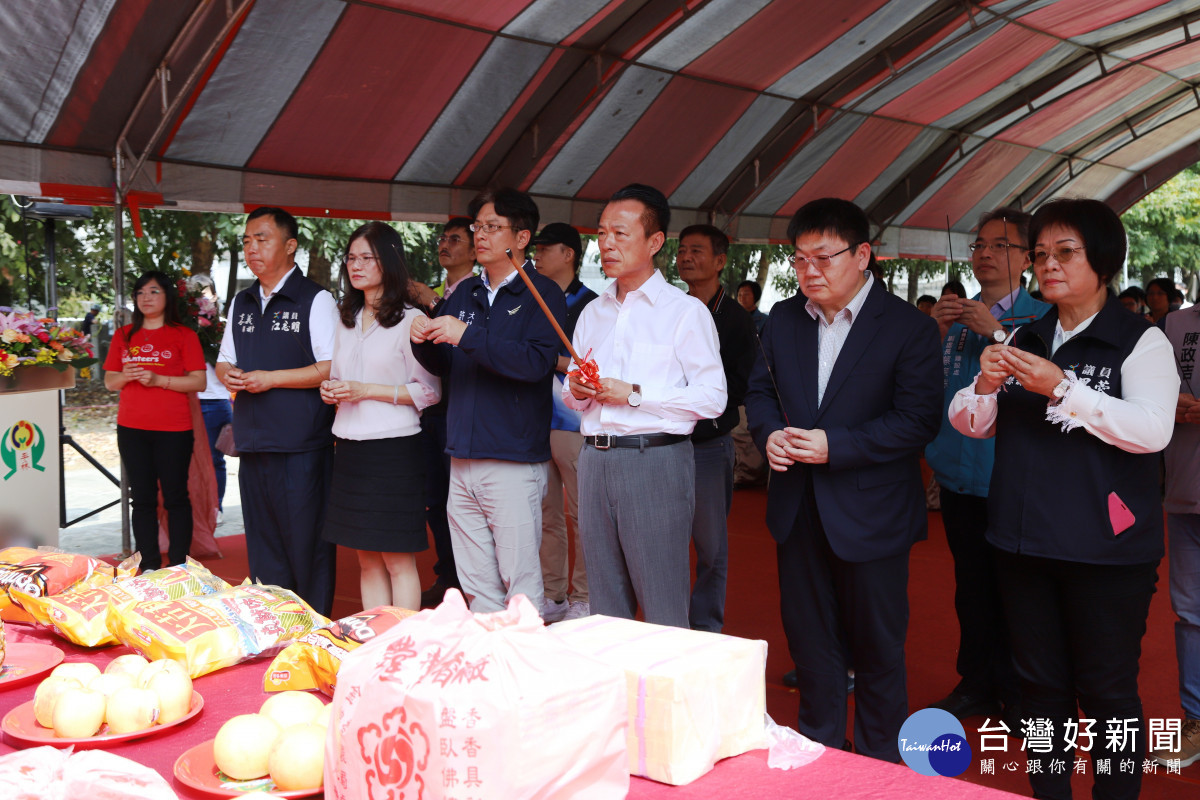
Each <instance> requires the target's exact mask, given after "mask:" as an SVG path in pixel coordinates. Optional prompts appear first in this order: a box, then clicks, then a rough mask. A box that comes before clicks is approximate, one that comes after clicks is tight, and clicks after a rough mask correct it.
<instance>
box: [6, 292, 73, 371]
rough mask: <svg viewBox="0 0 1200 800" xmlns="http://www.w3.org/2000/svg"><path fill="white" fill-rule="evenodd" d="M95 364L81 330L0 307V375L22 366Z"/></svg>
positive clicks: (59, 368)
mask: <svg viewBox="0 0 1200 800" xmlns="http://www.w3.org/2000/svg"><path fill="white" fill-rule="evenodd" d="M95 363H96V355H95V352H94V351H93V350H92V344H91V342H89V341H88V337H87V336H85V335H84V334H83V332H82V331H78V330H75V329H74V328H70V327H67V326H66V325H59V324H58V323H57V322H56V321H55V320H53V319H50V318H49V317H37V316H34V314H33V312H31V311H14V310H13V309H11V308H8V307H0V376H4V377H8V376H10V375H12V374H13V371H14V370H17V369H20V368H22V367H42V366H44V367H53V368H54V369H56V370H58V371H59V372H64V371H65V370H66V369H67V368H68V367H87V366H90V365H92V364H95Z"/></svg>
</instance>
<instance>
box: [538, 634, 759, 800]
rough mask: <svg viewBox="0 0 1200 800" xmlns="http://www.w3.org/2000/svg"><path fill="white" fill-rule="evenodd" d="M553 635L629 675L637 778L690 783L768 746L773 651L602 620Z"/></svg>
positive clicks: (752, 643) (747, 642)
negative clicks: (717, 766) (768, 674)
mask: <svg viewBox="0 0 1200 800" xmlns="http://www.w3.org/2000/svg"><path fill="white" fill-rule="evenodd" d="M549 630H550V631H551V632H552V633H554V634H556V635H558V636H559V637H561V638H562V639H563V641H565V642H566V643H567V644H569V645H571V646H572V647H574V648H576V649H578V650H580V651H581V652H583V653H587V654H588V655H590V656H594V657H595V658H597V659H599V660H601V661H604V662H606V663H609V664H612V665H613V666H617V667H620V668H622V669H623V670H625V676H626V681H627V683H628V688H629V700H628V706H627V713H628V715H629V727H628V735H629V744H628V751H629V772H630V774H632V775H641V776H643V777H646V778H651V779H653V780H656V781H661V782H663V783H670V784H675V785H681V784H685V783H690V782H691V781H694V780H695V779H696V778H699V777H700V776H701V775H703V774H704V773H706V772H708V771H709V770H710V769H712V768H713V765H714V764H716V763H717V761H719V760H721V759H722V758H728V757H730V756H736V755H739V754H741V753H745V752H747V751H749V750H757V749H759V748H762V747H766V746H767V735H766V728H765V718H766V716H765V715H766V697H767V689H766V680H765V677H764V674H765V670H766V663H767V643H766V642H764V641H761V640H751V639H740V638H737V637H735V636H723V635H721V634H718V633H704V632H702V631H691V630H686V629H683V628H671V627H665V626H662V625H651V624H648V623H645V622H638V621H636V620H628V619H617V618H615V617H605V616H601V615H595V616H591V617H584V618H583V619H577V620H570V621H568V622H560V623H558V624H556V625H552V626H550V628H549Z"/></svg>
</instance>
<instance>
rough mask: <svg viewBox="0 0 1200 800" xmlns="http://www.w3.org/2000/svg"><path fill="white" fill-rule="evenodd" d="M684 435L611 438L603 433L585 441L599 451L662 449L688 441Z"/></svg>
mask: <svg viewBox="0 0 1200 800" xmlns="http://www.w3.org/2000/svg"><path fill="white" fill-rule="evenodd" d="M687 438H688V437H687V435H686V434H683V433H640V434H635V435H633V436H611V435H609V434H607V433H602V434H600V435H599V436H585V437H583V441H585V442H587V443H588V444H590V445H591V446H592V447H594V448H596V449H597V450H607V449H608V448H610V447H636V448H639V449H641V448H643V447H660V446H662V445H664V444H679V443H680V442H683V441H687Z"/></svg>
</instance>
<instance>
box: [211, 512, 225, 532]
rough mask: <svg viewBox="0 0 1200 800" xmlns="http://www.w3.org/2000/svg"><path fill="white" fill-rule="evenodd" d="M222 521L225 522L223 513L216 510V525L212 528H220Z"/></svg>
mask: <svg viewBox="0 0 1200 800" xmlns="http://www.w3.org/2000/svg"><path fill="white" fill-rule="evenodd" d="M224 521H225V512H224V511H222V510H221V509H219V508H218V509H217V524H216V525H214V526H213V527H214V528H215V527H218V526H220V524H221V523H222V522H224Z"/></svg>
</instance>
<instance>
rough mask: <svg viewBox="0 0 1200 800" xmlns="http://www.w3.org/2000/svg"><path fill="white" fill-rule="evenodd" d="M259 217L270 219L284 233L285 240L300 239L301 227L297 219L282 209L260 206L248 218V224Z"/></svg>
mask: <svg viewBox="0 0 1200 800" xmlns="http://www.w3.org/2000/svg"><path fill="white" fill-rule="evenodd" d="M259 217H270V218H271V221H272V222H274V223H275V227H276V228H279V229H280V230H281V231H283V240H284V241H285V242H286V241H287V240H288V239H299V238H300V225H299V224H298V223H297V222H296V218H295V217H293V216H292V215H291V214H289V213H288V212H286V211H284V210H283V209H282V208H275V207H274V206H259V207H258V208H256V209H254V210H253V211H251V212H250V214H249V215H248V216H247V217H246V222H247V223H250V222H253V221H254V220H256V219H258V218H259Z"/></svg>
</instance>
